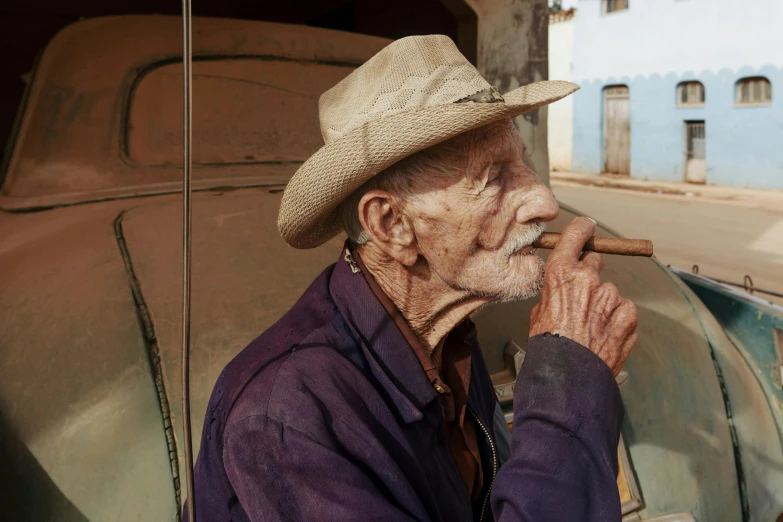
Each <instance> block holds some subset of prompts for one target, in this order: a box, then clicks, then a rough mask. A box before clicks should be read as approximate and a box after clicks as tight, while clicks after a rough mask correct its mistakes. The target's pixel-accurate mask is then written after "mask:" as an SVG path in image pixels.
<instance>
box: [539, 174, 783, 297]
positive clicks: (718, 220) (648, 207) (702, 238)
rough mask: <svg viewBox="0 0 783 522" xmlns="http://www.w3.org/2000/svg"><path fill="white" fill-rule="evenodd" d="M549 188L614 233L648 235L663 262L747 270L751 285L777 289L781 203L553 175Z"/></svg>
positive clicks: (709, 272) (715, 270)
mask: <svg viewBox="0 0 783 522" xmlns="http://www.w3.org/2000/svg"><path fill="white" fill-rule="evenodd" d="M552 190H553V192H554V193H555V195H556V197H557V199H558V200H559V201H560V202H561V203H565V204H567V205H570V206H571V207H574V208H575V209H577V210H580V211H581V212H584V213H585V214H587V215H588V216H590V217H593V218H595V219H596V220H598V221H599V222H603V223H604V224H605V225H607V226H608V227H610V228H612V229H614V230H616V231H617V232H618V233H620V234H622V235H624V236H626V237H634V238H640V239H650V240H652V241H653V244H654V245H655V253H656V257H657V258H658V259H659V260H661V261H662V262H664V263H667V264H671V265H673V266H677V267H679V268H683V269H686V270H690V269H691V267H692V266H693V265H694V264H698V265H699V269H700V272H699V273H700V274H702V275H706V276H712V277H716V278H719V279H725V280H728V281H733V282H737V283H742V280H743V276H744V275H745V274H750V276H751V277H752V278H753V283H754V284H755V286H758V287H760V288H765V289H769V290H773V291H775V292H779V293H783V204H781V206H780V207H778V209H772V208H753V207H750V206H743V205H739V204H736V203H725V202H720V201H710V200H709V199H705V198H700V197H686V196H672V195H658V194H648V193H643V192H634V191H629V190H619V189H608V188H596V187H590V186H582V185H576V184H571V183H564V182H561V181H557V180H553V182H552ZM760 297H765V298H768V297H766V296H764V295H763V294H762V295H761V296H760ZM768 299H770V300H773V301H775V302H777V303H778V304H783V299H772V298H768Z"/></svg>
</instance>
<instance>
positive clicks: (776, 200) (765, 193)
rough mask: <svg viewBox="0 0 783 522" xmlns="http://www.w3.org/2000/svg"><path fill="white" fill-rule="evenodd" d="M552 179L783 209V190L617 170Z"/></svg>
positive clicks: (553, 178) (562, 174) (564, 174)
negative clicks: (636, 175) (632, 174)
mask: <svg viewBox="0 0 783 522" xmlns="http://www.w3.org/2000/svg"><path fill="white" fill-rule="evenodd" d="M549 179H550V181H551V183H552V185H553V186H556V185H585V186H590V187H598V188H607V189H619V190H633V191H636V192H646V193H649V194H656V195H662V196H668V197H674V198H700V199H701V200H708V201H715V202H720V203H728V204H733V205H741V206H749V207H756V208H764V209H768V210H773V211H777V212H783V191H782V190H759V189H747V188H738V187H723V186H716V185H696V184H692V183H674V182H667V181H645V180H642V179H636V178H630V177H628V176H620V175H616V174H582V173H578V172H550V173H549Z"/></svg>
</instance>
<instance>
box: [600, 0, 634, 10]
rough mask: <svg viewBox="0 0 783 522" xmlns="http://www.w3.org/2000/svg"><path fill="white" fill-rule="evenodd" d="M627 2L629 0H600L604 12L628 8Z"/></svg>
mask: <svg viewBox="0 0 783 522" xmlns="http://www.w3.org/2000/svg"><path fill="white" fill-rule="evenodd" d="M628 2H629V0H601V3H602V4H603V8H604V13H614V12H615V11H623V10H625V9H628Z"/></svg>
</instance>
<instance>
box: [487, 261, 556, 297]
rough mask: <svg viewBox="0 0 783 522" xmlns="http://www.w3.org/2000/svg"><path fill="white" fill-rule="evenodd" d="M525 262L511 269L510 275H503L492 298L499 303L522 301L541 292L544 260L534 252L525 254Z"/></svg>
mask: <svg viewBox="0 0 783 522" xmlns="http://www.w3.org/2000/svg"><path fill="white" fill-rule="evenodd" d="M524 257H525V263H524V264H521V263H520V265H518V266H517V267H515V269H513V272H514V273H513V274H510V275H511V277H504V278H502V281H498V284H496V285H493V286H495V288H496V291H495V292H492V294H494V295H493V296H492V297H493V300H494V301H496V302H500V303H507V302H512V301H524V300H526V299H532V298H533V297H536V296H537V295H538V294H540V293H541V289H542V288H543V287H544V266H545V265H544V260H543V259H541V258H540V257H538V256H537V255H535V254H528V255H525V256H524Z"/></svg>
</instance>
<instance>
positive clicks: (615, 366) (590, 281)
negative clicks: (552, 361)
mask: <svg viewBox="0 0 783 522" xmlns="http://www.w3.org/2000/svg"><path fill="white" fill-rule="evenodd" d="M594 233H595V223H594V222H593V221H592V220H591V219H588V218H585V217H580V218H577V219H575V220H574V221H573V222H571V224H569V225H568V226H567V227H565V229H563V233H562V234H561V236H560V240H559V241H558V243H557V246H556V247H555V249H554V250H553V251H552V253H551V254H550V256H549V260H548V261H547V263H546V275H545V276H544V288H543V290H542V292H541V301H540V302H539V303H538V304H537V305H536V306H535V307H534V308H533V312H532V313H531V314H530V337H533V336H534V335H538V334H542V333H544V332H550V333H553V334H559V335H562V336H564V337H568V338H569V339H571V340H572V341H576V342H577V343H579V344H581V345H582V346H585V347H587V348H588V349H589V350H590V351H592V352H593V353H595V354H596V355H598V357H600V358H601V359H602V360H603V361H604V362H605V363H606V364H607V365H608V366H609V368H610V369H611V370H612V373H613V374H614V375H615V376H616V375H617V374H618V373H619V372H620V369H621V368H622V367H623V363H625V359H626V358H627V357H628V354H629V353H630V351H631V348H633V345H634V343H635V342H636V325H637V322H638V319H637V315H636V307H635V306H634V304H633V303H632V302H631V301H629V300H628V299H623V298H622V297H620V292H619V291H618V290H617V287H616V286H614V285H613V284H612V283H602V282H601V276H600V274H601V270H602V269H603V267H604V261H603V259H602V258H601V256H600V255H599V254H596V253H595V252H585V253H582V248H583V247H584V244H585V243H586V242H587V240H588V239H590V238H591V237H592V236H593V234H594Z"/></svg>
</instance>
